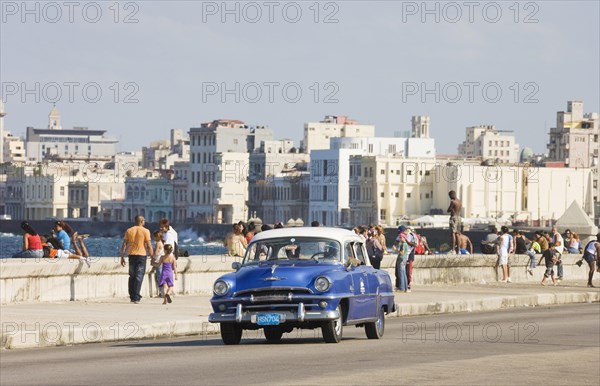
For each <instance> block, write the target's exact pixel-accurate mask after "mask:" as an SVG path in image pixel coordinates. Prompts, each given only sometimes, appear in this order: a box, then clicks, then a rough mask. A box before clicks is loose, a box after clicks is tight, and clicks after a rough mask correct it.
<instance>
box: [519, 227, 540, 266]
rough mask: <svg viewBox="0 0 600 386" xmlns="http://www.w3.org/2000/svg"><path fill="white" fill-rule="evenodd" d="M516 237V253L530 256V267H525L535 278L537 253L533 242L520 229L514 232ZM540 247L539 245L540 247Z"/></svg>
mask: <svg viewBox="0 0 600 386" xmlns="http://www.w3.org/2000/svg"><path fill="white" fill-rule="evenodd" d="M514 235H515V236H514V237H515V253H516V254H518V255H527V256H529V266H525V271H526V272H527V273H528V274H530V275H531V276H533V269H534V268H535V253H534V251H533V248H532V244H533V243H532V242H531V241H529V239H527V237H525V235H524V234H523V232H521V231H520V230H518V229H515V230H514ZM538 246H539V245H538Z"/></svg>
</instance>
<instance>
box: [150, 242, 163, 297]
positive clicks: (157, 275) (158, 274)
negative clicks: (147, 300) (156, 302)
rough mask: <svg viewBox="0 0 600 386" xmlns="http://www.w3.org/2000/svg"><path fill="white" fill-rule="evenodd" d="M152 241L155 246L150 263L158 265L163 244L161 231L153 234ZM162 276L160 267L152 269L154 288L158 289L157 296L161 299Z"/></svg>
mask: <svg viewBox="0 0 600 386" xmlns="http://www.w3.org/2000/svg"><path fill="white" fill-rule="evenodd" d="M153 235H154V241H155V242H156V246H155V247H154V256H152V261H153V262H156V263H158V261H159V260H160V257H161V256H162V255H163V254H164V252H165V249H164V243H163V241H162V238H163V233H162V232H161V231H156V232H154V233H153ZM161 276H162V266H160V265H159V266H158V267H154V280H155V282H156V288H157V289H158V296H160V297H161V298H162V297H164V293H163V288H162V286H161V284H160V280H161Z"/></svg>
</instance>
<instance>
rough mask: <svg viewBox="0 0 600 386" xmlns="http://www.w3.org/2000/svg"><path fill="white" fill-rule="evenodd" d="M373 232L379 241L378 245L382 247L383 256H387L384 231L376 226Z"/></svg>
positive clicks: (379, 226)
mask: <svg viewBox="0 0 600 386" xmlns="http://www.w3.org/2000/svg"><path fill="white" fill-rule="evenodd" d="M375 230H376V231H377V240H379V244H381V246H382V247H383V254H384V255H385V254H387V243H386V240H385V231H384V230H383V227H382V226H381V225H376V226H375Z"/></svg>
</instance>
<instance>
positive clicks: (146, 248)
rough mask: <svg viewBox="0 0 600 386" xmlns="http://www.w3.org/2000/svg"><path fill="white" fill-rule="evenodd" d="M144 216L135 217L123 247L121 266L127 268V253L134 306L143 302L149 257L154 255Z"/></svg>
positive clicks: (130, 295) (130, 289)
mask: <svg viewBox="0 0 600 386" xmlns="http://www.w3.org/2000/svg"><path fill="white" fill-rule="evenodd" d="M145 221H146V220H145V219H144V217H143V216H135V225H134V226H132V227H131V228H129V229H127V231H126V232H125V237H124V238H123V245H122V246H121V265H122V266H123V267H124V266H125V264H126V263H125V251H127V256H128V257H129V298H130V299H131V302H132V303H134V304H138V303H139V302H140V300H142V295H140V291H141V289H142V283H143V281H144V274H145V273H146V260H147V256H152V255H153V254H154V249H153V248H152V242H151V241H150V231H149V230H148V229H147V228H145V227H144V223H145Z"/></svg>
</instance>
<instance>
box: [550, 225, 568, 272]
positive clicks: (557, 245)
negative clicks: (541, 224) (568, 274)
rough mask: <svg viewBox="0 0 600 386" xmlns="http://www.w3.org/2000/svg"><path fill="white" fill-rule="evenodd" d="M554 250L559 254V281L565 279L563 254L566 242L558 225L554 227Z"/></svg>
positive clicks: (557, 268) (557, 266) (557, 267)
mask: <svg viewBox="0 0 600 386" xmlns="http://www.w3.org/2000/svg"><path fill="white" fill-rule="evenodd" d="M552 248H553V249H554V250H555V251H556V252H557V253H558V261H557V262H556V270H557V271H558V278H557V280H558V281H561V280H562V278H563V265H562V260H561V257H562V253H563V251H564V249H565V242H564V240H563V237H562V236H561V234H560V233H559V232H558V228H556V225H555V226H553V227H552Z"/></svg>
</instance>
